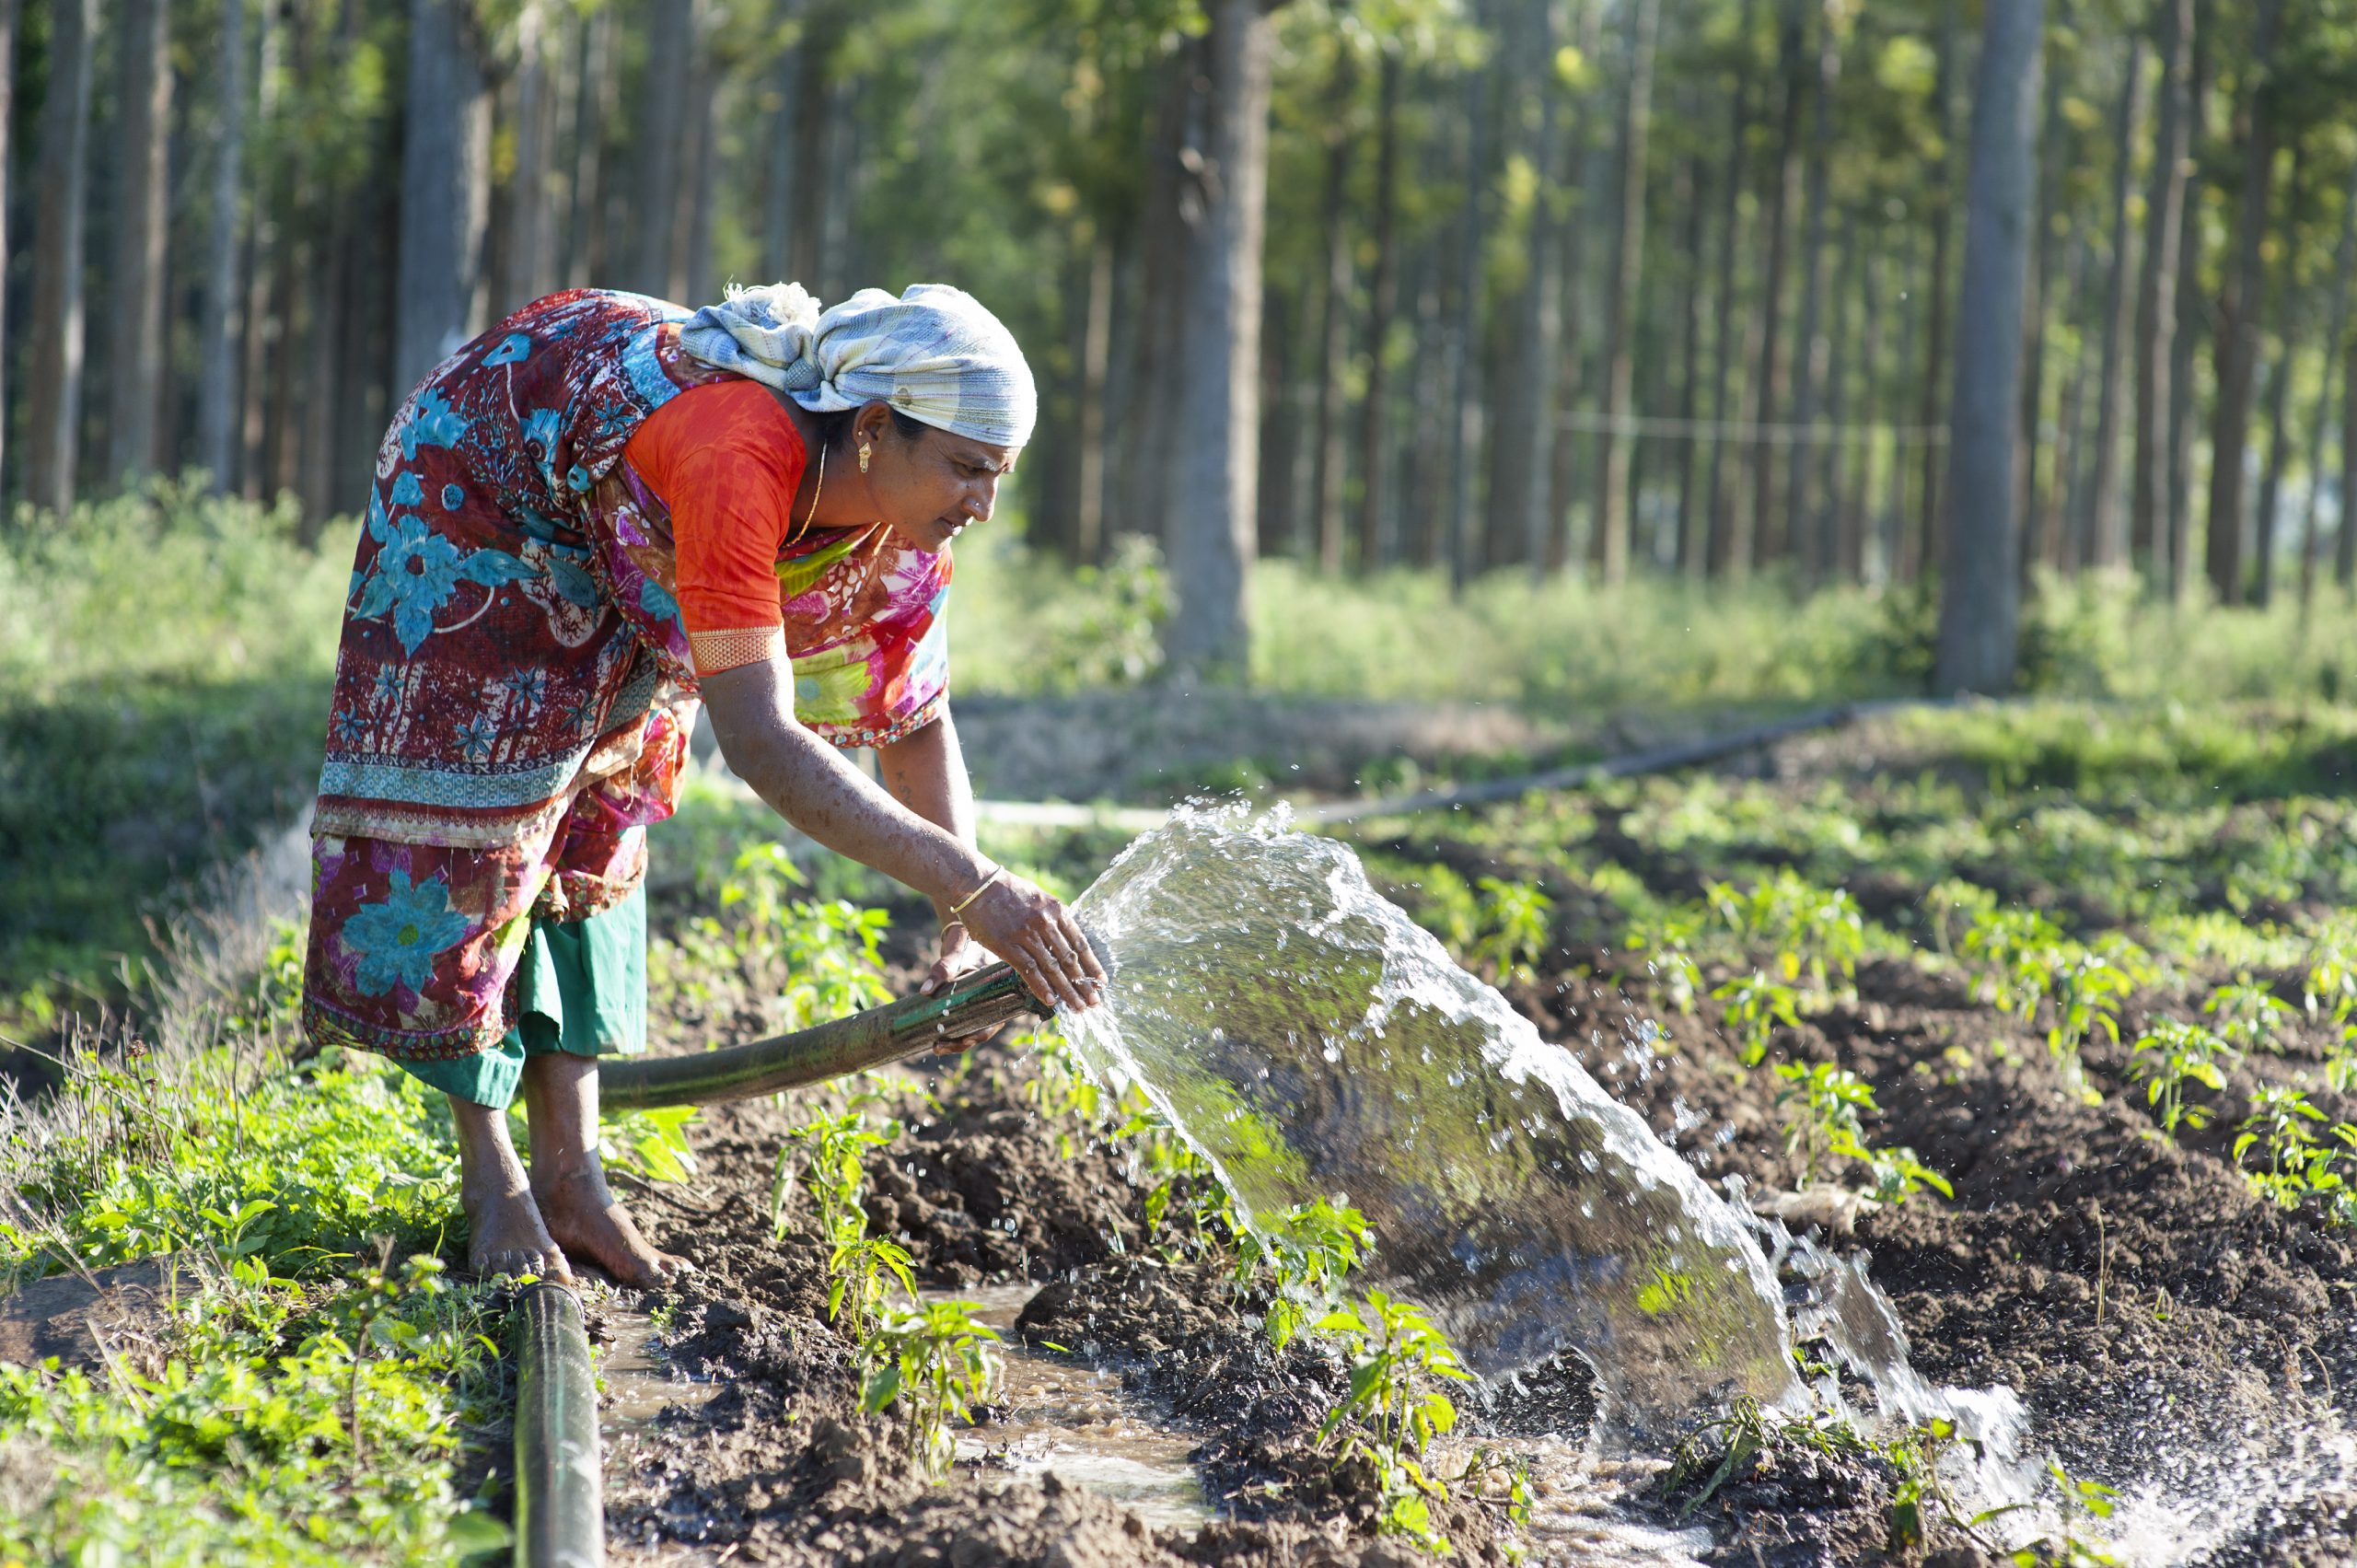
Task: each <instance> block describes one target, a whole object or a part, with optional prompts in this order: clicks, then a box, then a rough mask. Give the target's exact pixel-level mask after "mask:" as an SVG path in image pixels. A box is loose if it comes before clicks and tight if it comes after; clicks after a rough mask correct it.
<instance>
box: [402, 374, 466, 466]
mask: <svg viewBox="0 0 2357 1568" xmlns="http://www.w3.org/2000/svg"><path fill="white" fill-rule="evenodd" d="M472 423H473V422H472V421H471V420H470V419H468V418H467V416H466V415H464V414H462V413H460V412H459V411H458V410H457V409H454V408H452V407H451V406H450V400H449V399H448V398H447V397H446V396H444V395H443V392H442V389H440V388H439V387H435V388H431V389H427V390H426V391H424V392H423V393H421V394H419V396H418V400H417V401H416V402H414V403H412V405H411V406H410V411H409V418H408V420H407V421H406V422H404V423H403V424H402V425H401V456H402V457H404V458H407V459H409V460H410V461H412V462H415V461H416V460H417V449H418V448H419V447H455V446H457V445H458V444H459V438H460V437H461V436H465V435H466V433H467V429H468V426H469V425H470V424H472Z"/></svg>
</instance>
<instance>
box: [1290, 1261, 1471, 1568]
mask: <svg viewBox="0 0 2357 1568" xmlns="http://www.w3.org/2000/svg"><path fill="white" fill-rule="evenodd" d="M1317 1330H1318V1332H1319V1333H1321V1334H1329V1335H1332V1336H1334V1337H1336V1338H1338V1339H1340V1340H1341V1341H1342V1342H1343V1343H1344V1345H1345V1346H1346V1347H1347V1348H1348V1351H1349V1353H1350V1355H1351V1358H1352V1359H1351V1383H1350V1390H1349V1392H1348V1393H1347V1394H1345V1395H1344V1396H1343V1399H1342V1401H1341V1403H1340V1404H1338V1405H1336V1406H1335V1407H1334V1408H1333V1409H1332V1410H1331V1411H1328V1412H1327V1415H1326V1419H1325V1420H1324V1421H1323V1422H1321V1423H1318V1441H1319V1442H1320V1443H1324V1442H1328V1441H1329V1440H1330V1439H1331V1438H1332V1437H1333V1436H1334V1434H1336V1433H1337V1432H1342V1433H1344V1434H1345V1436H1344V1438H1343V1442H1342V1446H1341V1452H1340V1453H1339V1454H1338V1456H1337V1457H1336V1459H1335V1462H1336V1464H1338V1465H1341V1464H1348V1463H1349V1462H1351V1461H1352V1460H1353V1459H1354V1458H1364V1459H1365V1460H1366V1461H1367V1462H1368V1463H1369V1464H1370V1465H1372V1466H1373V1467H1374V1469H1375V1470H1376V1476H1377V1478H1378V1481H1379V1483H1380V1485H1381V1488H1382V1502H1381V1504H1380V1512H1379V1514H1378V1516H1377V1518H1376V1526H1377V1527H1378V1528H1379V1529H1380V1530H1381V1531H1382V1533H1384V1534H1385V1535H1397V1536H1402V1537H1405V1538H1406V1539H1410V1540H1412V1541H1414V1542H1415V1543H1416V1544H1418V1545H1419V1546H1422V1547H1423V1548H1425V1549H1426V1550H1427V1551H1446V1550H1447V1545H1448V1542H1447V1538H1446V1536H1445V1535H1443V1534H1442V1533H1441V1532H1440V1530H1439V1529H1438V1528H1437V1527H1436V1526H1435V1525H1434V1522H1433V1516H1432V1500H1433V1499H1435V1498H1445V1497H1446V1496H1447V1495H1448V1483H1447V1482H1446V1481H1444V1480H1442V1479H1441V1478H1440V1477H1438V1476H1437V1475H1432V1474H1427V1473H1426V1469H1425V1466H1424V1463H1423V1456H1424V1450H1425V1448H1426V1447H1427V1446H1429V1445H1430V1444H1431V1442H1432V1440H1433V1439H1434V1438H1435V1437H1442V1436H1446V1434H1448V1433H1449V1432H1450V1431H1451V1430H1452V1429H1454V1428H1455V1426H1456V1425H1457V1406H1456V1404H1455V1402H1454V1401H1452V1400H1450V1399H1449V1397H1448V1396H1447V1395H1446V1394H1445V1393H1443V1392H1441V1391H1440V1390H1439V1389H1438V1388H1432V1387H1430V1385H1431V1384H1432V1383H1434V1382H1435V1381H1440V1382H1454V1383H1469V1382H1471V1381H1472V1379H1473V1375H1472V1374H1471V1373H1469V1372H1468V1371H1466V1370H1465V1367H1464V1364H1463V1363H1462V1362H1460V1361H1459V1360H1458V1359H1457V1352H1456V1351H1455V1349H1454V1348H1452V1347H1451V1346H1450V1344H1449V1342H1448V1341H1447V1340H1446V1338H1445V1337H1444V1336H1443V1335H1442V1334H1441V1332H1440V1330H1438V1329H1436V1328H1434V1326H1433V1324H1432V1320H1431V1319H1430V1318H1426V1317H1425V1316H1424V1314H1423V1313H1422V1311H1420V1310H1419V1309H1418V1308H1416V1307H1414V1306H1412V1305H1411V1304H1410V1303H1408V1302H1405V1301H1401V1300H1399V1299H1398V1298H1397V1297H1394V1296H1390V1295H1385V1294H1384V1293H1383V1292H1381V1291H1379V1290H1370V1291H1368V1292H1366V1293H1365V1294H1364V1295H1362V1296H1361V1297H1360V1298H1359V1299H1358V1300H1357V1301H1355V1302H1351V1303H1345V1304H1344V1305H1342V1306H1340V1307H1334V1308H1333V1309H1332V1310H1330V1311H1329V1312H1328V1313H1327V1314H1326V1315H1325V1316H1324V1317H1322V1318H1319V1319H1318V1323H1317Z"/></svg>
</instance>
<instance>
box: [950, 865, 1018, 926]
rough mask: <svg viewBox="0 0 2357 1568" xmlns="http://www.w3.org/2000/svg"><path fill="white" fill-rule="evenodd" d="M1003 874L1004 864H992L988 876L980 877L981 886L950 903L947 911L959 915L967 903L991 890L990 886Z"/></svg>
mask: <svg viewBox="0 0 2357 1568" xmlns="http://www.w3.org/2000/svg"><path fill="white" fill-rule="evenodd" d="M1005 875H1006V867H1005V866H1004V865H993V866H992V867H991V874H990V875H989V876H987V877H983V878H982V885H981V887H979V888H977V889H974V890H973V891H972V892H970V893H969V894H967V895H966V896H965V897H964V898H962V899H960V900H958V901H957V902H956V903H954V904H951V905H950V906H949V912H950V913H951V914H952V915H960V914H964V913H965V912H966V906H967V905H968V904H970V903H972V902H973V901H974V900H976V899H979V898H981V896H982V895H983V894H984V893H987V892H989V891H990V890H991V888H992V886H993V884H994V883H996V882H997V881H998V879H999V878H1000V877H1004V876H1005Z"/></svg>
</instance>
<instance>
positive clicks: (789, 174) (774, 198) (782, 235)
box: [760, 5, 802, 279]
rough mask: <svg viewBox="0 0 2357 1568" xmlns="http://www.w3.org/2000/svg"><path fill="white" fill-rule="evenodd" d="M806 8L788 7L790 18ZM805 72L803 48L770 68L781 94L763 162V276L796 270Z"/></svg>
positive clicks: (772, 81)
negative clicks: (797, 150)
mask: <svg viewBox="0 0 2357 1568" xmlns="http://www.w3.org/2000/svg"><path fill="white" fill-rule="evenodd" d="M800 9H801V7H800V6H798V5H796V6H791V7H789V9H788V11H787V15H788V16H792V15H794V14H795V13H797V12H798V11H799V10H800ZM801 74H802V51H801V50H800V49H799V48H794V49H785V50H781V51H780V52H778V57H777V64H774V65H772V67H771V68H770V90H771V91H772V92H773V93H775V94H776V95H777V107H776V108H775V109H773V110H771V111H770V116H769V130H768V137H767V139H768V142H769V149H770V150H769V154H768V156H767V157H763V158H762V159H761V269H760V271H761V276H762V277H763V278H764V279H767V278H770V277H771V276H772V275H773V274H774V275H776V276H778V277H781V278H782V277H784V274H785V273H788V272H790V271H792V268H793V250H794V227H795V220H796V216H797V215H796V214H795V205H794V204H795V200H796V198H797V197H798V195H799V194H800V181H799V176H800V174H801V170H800V169H799V168H797V167H796V166H795V157H794V127H795V117H796V112H797V110H798V109H799V107H800V104H801V97H800V91H799V86H800V81H801Z"/></svg>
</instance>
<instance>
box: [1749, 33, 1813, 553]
mask: <svg viewBox="0 0 2357 1568" xmlns="http://www.w3.org/2000/svg"><path fill="white" fill-rule="evenodd" d="M1803 11H1804V6H1803V5H1802V4H1801V0H1784V5H1783V8H1782V15H1781V16H1780V17H1779V18H1778V23H1777V43H1776V64H1777V68H1776V76H1777V80H1778V82H1779V83H1780V84H1781V85H1782V89H1783V94H1784V99H1783V105H1784V106H1783V113H1782V122H1781V124H1780V128H1779V130H1778V132H1777V136H1776V148H1777V152H1776V170H1777V173H1776V188H1775V193H1774V196H1773V197H1772V199H1771V205H1770V208H1769V214H1768V260H1767V264H1766V267H1765V270H1764V272H1763V274H1762V279H1761V283H1760V285H1759V310H1760V332H1759V369H1758V373H1757V375H1758V379H1757V386H1758V389H1759V390H1758V392H1757V393H1756V395H1755V396H1754V397H1753V399H1752V407H1753V410H1754V412H1753V415H1752V419H1753V422H1754V423H1755V424H1757V425H1758V426H1759V429H1758V432H1757V434H1756V436H1755V438H1754V440H1753V443H1752V447H1751V535H1752V549H1753V552H1754V553H1755V555H1756V556H1757V558H1758V559H1759V561H1761V562H1763V563H1764V562H1772V561H1775V560H1777V559H1779V558H1781V557H1782V555H1783V554H1784V552H1785V542H1786V541H1785V538H1784V527H1783V519H1782V517H1781V516H1780V515H1779V514H1778V511H1777V508H1776V504H1775V489H1776V442H1775V440H1774V439H1773V437H1772V435H1771V431H1770V429H1769V426H1771V425H1772V424H1775V423H1776V421H1777V418H1778V416H1779V415H1780V414H1782V412H1783V406H1784V403H1783V394H1784V391H1785V386H1786V383H1787V381H1789V379H1790V378H1791V374H1792V371H1791V366H1788V365H1786V364H1785V362H1784V361H1785V355H1784V342H1783V314H1784V312H1783V299H1784V272H1785V267H1786V263H1787V261H1788V255H1787V253H1788V252H1789V251H1790V250H1791V249H1792V246H1791V243H1790V231H1791V229H1792V209H1793V206H1794V200H1795V198H1796V196H1797V194H1798V192H1799V186H1800V180H1801V148H1800V139H1801V137H1800V131H1801V100H1802V98H1803V97H1804V95H1805V88H1804V85H1803V79H1802V75H1801V53H1802V41H1803V39H1802V31H1801V29H1802V20H1803Z"/></svg>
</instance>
